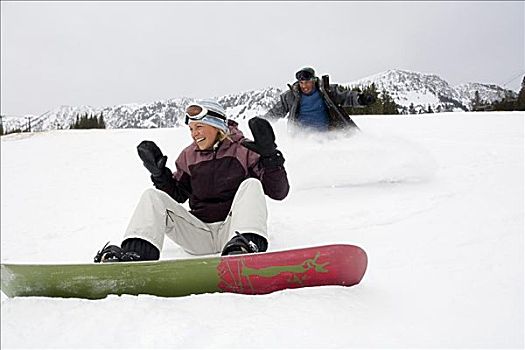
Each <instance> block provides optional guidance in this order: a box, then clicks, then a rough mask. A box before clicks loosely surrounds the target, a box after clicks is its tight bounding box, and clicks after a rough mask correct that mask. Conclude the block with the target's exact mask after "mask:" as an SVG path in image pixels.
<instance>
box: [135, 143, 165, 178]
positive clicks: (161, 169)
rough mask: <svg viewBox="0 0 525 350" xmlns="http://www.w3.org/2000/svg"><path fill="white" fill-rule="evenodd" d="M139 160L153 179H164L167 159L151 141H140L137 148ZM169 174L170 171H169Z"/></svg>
mask: <svg viewBox="0 0 525 350" xmlns="http://www.w3.org/2000/svg"><path fill="white" fill-rule="evenodd" d="M137 151H138V153H139V157H140V159H142V162H143V164H144V166H145V167H146V169H148V170H149V172H150V173H151V176H152V177H153V178H161V177H164V176H165V174H166V173H167V172H166V170H168V171H169V169H168V168H166V161H167V160H168V157H167V156H165V155H163V154H162V152H161V150H160V148H159V147H158V146H157V145H156V144H155V142H153V141H142V142H141V143H140V144H139V145H138V146H137ZM169 173H170V174H171V171H169Z"/></svg>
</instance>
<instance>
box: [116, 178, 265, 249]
mask: <svg viewBox="0 0 525 350" xmlns="http://www.w3.org/2000/svg"><path fill="white" fill-rule="evenodd" d="M267 219H268V211H267V208H266V198H265V195H264V191H263V188H262V184H261V182H260V181H259V180H257V179H253V178H250V179H246V180H244V181H243V182H242V183H241V185H240V186H239V188H238V190H237V193H236V194H235V196H234V198H233V203H232V206H231V209H230V211H229V213H228V216H227V217H226V219H225V220H224V221H219V222H214V223H204V222H202V221H201V220H199V219H198V218H197V217H195V216H194V215H193V214H191V213H189V212H188V211H187V210H186V209H185V208H184V207H183V206H182V205H180V204H179V203H178V202H176V201H175V200H174V199H173V198H171V197H170V196H169V195H168V194H166V193H165V192H163V191H160V190H157V189H155V188H150V189H147V190H146V191H144V193H143V194H142V197H141V198H140V200H139V203H138V205H137V207H136V209H135V212H134V213H133V216H132V217H131V220H130V222H129V225H128V228H127V229H126V233H125V234H124V240H125V239H128V238H141V239H144V240H146V241H148V242H150V243H151V244H153V245H154V246H155V247H157V248H158V249H159V251H161V250H162V246H163V244H164V236H168V238H170V239H171V240H172V241H174V242H175V243H177V244H178V245H180V246H181V247H182V248H183V249H184V250H185V251H187V252H188V253H190V254H195V255H205V254H214V253H219V252H221V251H222V248H223V247H224V245H225V244H226V243H227V242H228V241H229V240H230V239H231V238H232V237H233V236H235V231H238V232H239V233H247V232H251V233H255V234H258V235H260V236H263V237H265V238H266V239H268V234H267Z"/></svg>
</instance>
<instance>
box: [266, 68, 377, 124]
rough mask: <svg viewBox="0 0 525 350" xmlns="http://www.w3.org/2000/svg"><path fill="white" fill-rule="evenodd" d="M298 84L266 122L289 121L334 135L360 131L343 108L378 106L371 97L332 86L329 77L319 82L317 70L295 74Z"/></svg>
mask: <svg viewBox="0 0 525 350" xmlns="http://www.w3.org/2000/svg"><path fill="white" fill-rule="evenodd" d="M295 78H296V79H297V81H296V82H295V83H294V84H293V85H288V87H289V90H287V91H286V92H284V93H283V94H282V95H281V96H280V99H279V101H278V102H277V103H276V104H275V105H274V106H273V107H272V108H271V109H270V110H269V111H268V112H267V113H266V114H265V115H264V118H266V119H276V118H284V117H286V115H289V117H288V119H289V121H290V124H291V125H292V127H296V128H300V129H301V130H305V129H306V130H311V131H330V130H341V129H346V128H349V129H357V125H356V124H355V123H354V121H353V120H352V118H350V116H349V115H348V113H347V112H346V111H345V110H344V109H343V106H353V107H358V106H366V105H369V104H371V103H373V102H374V98H373V97H372V96H370V95H365V94H358V93H357V92H355V91H350V90H344V89H343V88H342V87H341V86H339V85H337V84H329V83H328V76H324V77H323V79H319V78H318V77H316V76H315V71H314V69H313V68H310V67H306V68H302V69H301V70H299V71H298V72H297V73H296V74H295Z"/></svg>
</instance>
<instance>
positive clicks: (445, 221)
mask: <svg viewBox="0 0 525 350" xmlns="http://www.w3.org/2000/svg"><path fill="white" fill-rule="evenodd" d="M524 119H525V115H524V113H523V112H521V113H519V112H513V113H446V114H435V115H430V116H429V115H427V116H424V117H422V116H399V117H392V116H375V117H369V116H363V117H359V118H356V122H357V123H358V124H359V125H360V126H361V128H362V130H363V132H362V133H361V134H359V135H355V136H353V137H350V138H348V137H334V138H332V139H328V138H326V137H319V136H306V137H295V138H294V137H291V136H290V135H289V134H288V133H287V131H286V123H285V122H284V121H280V122H278V123H276V124H275V125H274V127H275V130H276V134H277V143H278V145H279V148H280V149H281V150H282V151H283V154H284V155H285V158H286V164H285V165H286V166H287V170H288V174H289V177H290V181H291V185H292V189H291V192H290V195H289V196H288V198H286V199H285V200H284V201H281V202H277V201H273V200H271V199H268V201H267V203H268V206H269V212H270V217H269V227H270V231H271V233H270V238H271V245H270V250H282V249H288V248H297V247H306V246H310V245H320V244H329V243H348V244H356V245H359V246H361V247H362V248H364V249H365V250H366V252H367V253H368V257H369V266H368V271H367V273H366V275H365V277H364V279H363V281H362V282H361V284H359V285H357V286H354V287H316V288H306V289H296V290H285V291H281V292H276V293H272V294H268V295H263V296H245V295H235V294H203V295H192V296H187V297H180V298H159V297H153V296H146V295H142V296H138V297H135V296H121V297H118V296H110V297H108V298H106V299H103V300H97V301H89V300H81V299H51V298H13V299H9V298H6V297H5V295H3V294H2V306H1V347H2V348H277V347H284V348H301V349H302V348H369V347H375V348H414V347H416V348H523V347H524V239H523V235H524V200H523V195H524ZM241 127H242V128H243V130H244V131H245V134H247V135H248V136H249V135H250V133H249V131H248V128H247V127H246V123H245V122H243V123H242V124H241ZM143 139H150V140H153V141H155V142H156V143H157V144H158V145H159V146H160V147H161V149H162V150H163V151H164V153H165V154H167V155H168V157H169V158H168V162H169V164H171V165H173V162H174V160H175V158H176V156H177V155H178V153H179V151H180V150H181V149H182V148H183V147H184V146H185V145H187V144H188V143H189V142H190V137H189V133H188V131H187V129H186V128H179V129H152V130H132V129H125V130H75V131H73V130H64V131H51V132H45V133H35V134H23V135H11V136H7V137H2V140H1V156H2V158H1V219H2V220H1V233H2V235H1V260H2V262H42V263H44V262H45V263H52V262H63V263H66V262H90V261H92V258H93V256H94V254H95V253H96V251H97V250H98V249H100V248H101V246H102V245H103V244H104V243H105V242H106V241H108V240H111V241H112V242H113V243H120V239H121V236H122V234H123V231H124V230H125V228H126V225H127V221H128V220H129V218H130V216H131V213H132V211H133V209H134V207H135V205H136V203H137V201H138V199H139V196H140V194H141V193H142V191H143V190H144V189H145V188H147V187H149V186H151V184H150V180H149V176H148V174H147V171H146V170H145V169H144V168H143V167H142V164H141V162H140V160H139V158H138V156H137V154H136V151H135V147H136V145H137V144H138V143H139V142H140V141H141V140H143ZM187 256H188V255H187V254H186V253H184V252H183V251H182V250H181V249H180V248H178V247H177V246H176V245H175V244H173V243H171V242H170V243H169V244H167V246H166V248H165V250H164V251H163V252H162V254H161V258H162V259H168V258H179V257H187Z"/></svg>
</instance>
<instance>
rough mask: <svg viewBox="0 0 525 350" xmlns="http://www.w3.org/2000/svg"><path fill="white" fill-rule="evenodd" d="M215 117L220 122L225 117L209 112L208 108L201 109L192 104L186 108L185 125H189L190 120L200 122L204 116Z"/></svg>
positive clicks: (197, 105)
mask: <svg viewBox="0 0 525 350" xmlns="http://www.w3.org/2000/svg"><path fill="white" fill-rule="evenodd" d="M207 115H208V116H210V117H215V118H219V119H222V120H226V117H225V116H223V115H222V114H220V113H217V112H214V111H210V110H209V109H208V108H206V107H203V106H201V105H199V104H192V105H190V106H188V108H186V119H185V121H184V122H185V123H186V125H187V124H189V122H190V120H193V121H196V120H202V118H204V117H205V116H207Z"/></svg>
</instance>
